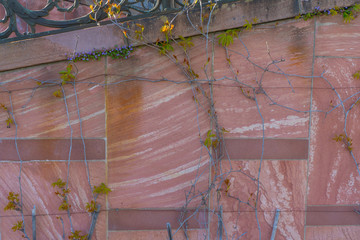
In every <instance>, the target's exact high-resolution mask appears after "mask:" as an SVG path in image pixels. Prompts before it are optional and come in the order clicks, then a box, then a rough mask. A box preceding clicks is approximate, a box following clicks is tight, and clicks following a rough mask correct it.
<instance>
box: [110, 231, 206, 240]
mask: <svg viewBox="0 0 360 240" xmlns="http://www.w3.org/2000/svg"><path fill="white" fill-rule="evenodd" d="M174 230H175V229H173V231H174ZM206 234H207V233H206V230H193V229H190V230H188V237H189V239H192V240H203V239H204V238H205V236H207V235H206ZM167 238H169V235H168V233H167V231H166V230H153V231H118V232H116V231H114V232H109V240H118V239H121V240H143V239H167ZM173 239H174V240H185V239H186V237H185V235H184V233H183V232H182V231H181V230H180V231H179V232H177V233H176V234H174V235H173Z"/></svg>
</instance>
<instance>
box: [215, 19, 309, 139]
mask: <svg viewBox="0 0 360 240" xmlns="http://www.w3.org/2000/svg"><path fill="white" fill-rule="evenodd" d="M313 32H314V27H313V25H312V23H311V21H309V22H285V23H284V24H283V23H282V24H280V25H279V26H276V25H275V24H269V25H265V26H259V27H255V29H254V30H252V31H249V32H243V33H241V34H240V39H241V41H242V42H241V41H240V40H234V44H233V45H231V46H230V47H229V49H230V50H229V54H230V60H231V65H232V68H233V69H234V70H233V71H234V73H232V72H231V71H230V69H229V66H228V63H227V61H226V55H225V52H224V50H223V49H222V48H221V47H218V45H217V44H215V63H214V68H215V70H214V75H215V78H216V79H221V78H223V77H224V76H226V77H229V78H235V77H237V78H238V80H239V81H241V83H243V84H237V83H236V82H234V81H230V80H224V81H221V82H220V81H219V82H216V83H215V85H216V87H215V88H214V99H215V100H216V104H215V108H216V111H217V112H218V115H219V122H220V124H221V125H222V126H224V127H225V129H226V130H228V131H230V133H226V135H225V136H226V137H261V136H262V124H261V116H260V114H259V110H260V112H261V114H262V116H263V117H264V123H265V136H266V137H280V138H289V137H290V138H292V137H308V123H309V115H308V113H304V112H297V111H295V110H298V111H308V110H309V109H310V101H309V99H310V93H311V90H310V86H311V78H309V77H299V76H311V64H312V45H313V43H312V42H313V40H312V39H313ZM243 44H244V45H243ZM245 46H246V48H245ZM268 50H269V51H270V53H271V57H272V59H273V60H279V61H281V59H283V60H284V62H280V63H277V66H278V68H277V67H276V66H274V65H269V64H270V63H272V59H271V58H270V56H269V55H268ZM247 51H248V52H247ZM248 54H249V55H248ZM248 56H249V58H248V59H247V57H248ZM251 62H253V63H254V64H256V65H257V66H259V67H261V68H263V69H264V70H265V69H266V68H267V66H269V68H268V69H269V70H270V71H273V73H271V72H265V73H264V70H262V69H260V68H258V67H256V66H254V65H253V64H251ZM279 69H281V71H282V72H285V73H288V74H296V75H298V76H289V77H288V78H286V77H285V76H284V75H282V74H281V71H280V72H279ZM256 81H258V82H260V81H262V87H263V89H260V88H259V86H258V84H256ZM288 81H290V82H291V85H292V87H293V90H294V92H292V88H291V86H290V85H289V83H288ZM244 84H247V86H246V85H244ZM248 86H251V87H254V88H255V92H256V93H258V94H257V95H256V96H257V100H258V104H259V110H258V109H257V106H256V102H255V101H254V100H252V99H249V98H248V96H250V97H253V96H254V93H253V90H252V89H251V88H250V87H248ZM263 91H264V92H265V93H266V94H267V96H265V95H264V94H262V93H263ZM272 103H277V104H279V105H282V106H277V105H273V104H272ZM286 107H287V108H286ZM289 108H291V109H289Z"/></svg>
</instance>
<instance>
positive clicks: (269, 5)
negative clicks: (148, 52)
mask: <svg viewBox="0 0 360 240" xmlns="http://www.w3.org/2000/svg"><path fill="white" fill-rule="evenodd" d="M355 2H356V1H354V0H342V1H335V0H324V1H321V3H319V1H312V0H306V1H305V0H271V1H269V0H249V1H236V2H225V3H219V6H218V7H217V8H216V9H215V10H214V12H213V14H212V19H211V24H210V25H209V31H210V32H215V31H221V30H225V29H230V28H237V27H241V26H243V25H244V24H245V23H246V21H245V20H251V19H253V18H254V17H256V18H257V19H259V23H266V22H271V21H277V20H282V19H287V18H291V17H294V16H296V15H298V14H299V13H306V12H311V11H313V9H314V8H315V6H319V4H320V7H321V8H323V9H327V8H332V7H334V6H335V5H338V6H348V5H352V4H354V3H355ZM203 13H204V14H205V15H206V14H208V13H209V8H207V7H204V9H203ZM175 15H176V13H174V12H172V13H164V14H162V15H154V16H151V17H146V18H141V19H134V20H127V21H125V22H122V24H124V25H125V26H126V27H129V28H130V29H131V31H129V32H133V31H134V30H136V29H138V27H137V26H136V24H142V25H143V26H144V36H146V42H155V41H156V40H157V39H159V38H160V39H161V38H163V37H164V34H163V33H161V32H160V28H161V27H162V26H163V24H164V20H165V19H169V20H171V19H172V18H174V16H175ZM188 19H190V20H191V22H192V23H190V22H189V20H188ZM119 21H120V22H121V21H122V20H121V19H119ZM205 21H206V20H205ZM299 21H301V20H299ZM173 24H174V25H175V27H174V29H173V34H174V35H175V36H178V35H182V36H184V37H189V36H194V35H199V32H198V31H196V30H195V29H194V28H193V26H192V24H193V25H194V26H195V27H197V28H199V27H200V9H192V10H190V11H189V14H188V15H187V14H185V13H183V14H180V15H178V16H177V18H176V19H175V20H174V22H173ZM203 28H206V24H205V25H204V26H203ZM204 30H205V29H204ZM64 31H65V30H59V31H58V32H61V33H58V34H53V35H47V36H42V37H38V38H36V35H34V36H33V37H31V38H29V39H25V40H19V41H14V42H6V43H2V44H0V59H3V61H2V62H1V64H0V72H1V71H8V70H12V69H17V68H22V67H27V66H32V65H39V64H44V63H50V62H56V61H63V60H66V57H65V53H67V54H71V53H73V52H74V51H75V49H76V51H77V52H82V51H91V50H93V49H94V48H97V49H102V48H113V47H114V46H115V45H119V46H121V45H124V44H125V43H124V36H123V33H122V32H121V31H120V30H119V28H118V27H117V26H115V25H113V24H109V23H108V24H105V25H101V26H96V27H89V28H84V29H80V30H73V31H69V32H64ZM39 35H43V34H41V33H40V34H39ZM131 44H133V45H138V44H137V43H131ZM76 46H77V47H76ZM75 47H76V48H75ZM0 81H1V75H0Z"/></svg>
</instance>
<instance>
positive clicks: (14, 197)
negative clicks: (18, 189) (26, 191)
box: [4, 192, 21, 211]
mask: <svg viewBox="0 0 360 240" xmlns="http://www.w3.org/2000/svg"><path fill="white" fill-rule="evenodd" d="M7 199H8V201H9V202H8V204H7V205H6V206H5V208H4V211H8V210H15V211H21V204H20V200H19V194H18V193H14V192H9V195H8V196H7Z"/></svg>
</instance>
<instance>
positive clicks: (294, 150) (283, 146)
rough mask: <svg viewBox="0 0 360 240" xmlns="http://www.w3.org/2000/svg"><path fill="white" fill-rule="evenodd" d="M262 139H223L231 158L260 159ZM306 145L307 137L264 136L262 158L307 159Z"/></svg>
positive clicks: (307, 142)
mask: <svg viewBox="0 0 360 240" xmlns="http://www.w3.org/2000/svg"><path fill="white" fill-rule="evenodd" d="M262 141H263V139H262V138H241V139H225V146H226V150H227V152H228V154H229V157H230V159H231V160H251V159H253V160H258V159H261V152H262ZM308 147H309V141H308V140H307V139H268V138H266V139H265V140H264V155H263V159H269V160H301V159H307V158H308Z"/></svg>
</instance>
